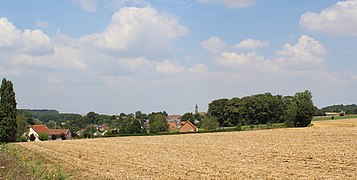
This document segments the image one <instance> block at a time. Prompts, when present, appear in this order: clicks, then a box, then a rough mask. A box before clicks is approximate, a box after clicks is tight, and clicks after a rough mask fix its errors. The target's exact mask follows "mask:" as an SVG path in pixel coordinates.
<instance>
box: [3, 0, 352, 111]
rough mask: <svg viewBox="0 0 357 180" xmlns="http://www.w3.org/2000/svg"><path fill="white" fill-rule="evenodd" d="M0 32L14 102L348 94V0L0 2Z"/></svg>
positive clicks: (162, 104) (146, 102)
mask: <svg viewBox="0 0 357 180" xmlns="http://www.w3.org/2000/svg"><path fill="white" fill-rule="evenodd" d="M0 37H1V38H0V76H1V77H6V78H7V79H9V80H12V81H13V82H14V85H15V91H16V95H17V102H18V107H19V108H50V109H57V110H59V111H61V112H75V113H87V112H89V111H95V112H99V113H108V114H118V113H120V112H125V113H130V112H135V111H137V110H141V111H143V112H147V113H150V112H152V111H162V110H165V111H167V112H168V113H170V114H173V113H180V114H182V113H185V112H190V111H193V110H194V106H195V104H198V105H199V108H200V110H201V111H206V110H207V105H208V103H209V102H211V101H212V100H214V99H218V98H232V97H242V96H247V95H252V94H257V93H265V92H271V93H273V94H282V95H293V94H294V93H295V92H297V91H303V90H305V89H308V90H310V91H312V93H313V100H314V103H315V105H316V106H318V107H324V106H327V105H332V104H341V103H343V104H350V103H356V100H355V99H354V97H356V96H357V91H356V89H357V83H356V82H357V73H356V72H357V62H356V57H357V1H356V0H347V1H336V0H316V1H311V0H302V1H283V0H268V1H263V0H180V1H176V0H155V1H146V0H63V1H49V0H48V1H40V0H32V1H19V0H11V1H10V0H3V1H1V2H0Z"/></svg>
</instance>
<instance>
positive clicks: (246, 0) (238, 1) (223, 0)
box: [197, 0, 254, 8]
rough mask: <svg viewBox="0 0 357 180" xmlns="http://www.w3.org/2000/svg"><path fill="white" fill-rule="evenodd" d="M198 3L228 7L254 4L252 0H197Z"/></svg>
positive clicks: (243, 6)
mask: <svg viewBox="0 0 357 180" xmlns="http://www.w3.org/2000/svg"><path fill="white" fill-rule="evenodd" d="M197 1H198V2H200V3H215V4H223V5H225V6H226V7H228V8H245V7H249V6H252V5H254V0H197Z"/></svg>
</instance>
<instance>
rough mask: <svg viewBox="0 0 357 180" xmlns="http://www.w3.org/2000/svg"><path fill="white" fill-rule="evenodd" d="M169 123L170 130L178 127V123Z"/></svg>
mask: <svg viewBox="0 0 357 180" xmlns="http://www.w3.org/2000/svg"><path fill="white" fill-rule="evenodd" d="M167 124H168V125H169V130H170V131H171V130H175V129H177V125H176V123H175V122H168V123H167Z"/></svg>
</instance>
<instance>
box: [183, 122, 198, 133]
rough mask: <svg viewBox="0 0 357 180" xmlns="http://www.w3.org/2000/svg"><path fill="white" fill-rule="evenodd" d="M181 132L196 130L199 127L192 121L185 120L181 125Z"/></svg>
mask: <svg viewBox="0 0 357 180" xmlns="http://www.w3.org/2000/svg"><path fill="white" fill-rule="evenodd" d="M179 130H180V132H196V131H198V128H197V127H196V126H195V125H194V124H192V123H191V122H190V121H185V122H183V124H182V126H181V127H180V129H179Z"/></svg>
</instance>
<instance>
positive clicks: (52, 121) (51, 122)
mask: <svg viewBox="0 0 357 180" xmlns="http://www.w3.org/2000/svg"><path fill="white" fill-rule="evenodd" d="M46 126H47V127H48V128H50V129H55V128H56V126H57V124H56V122H55V121H54V120H50V121H48V122H47V123H46Z"/></svg>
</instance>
